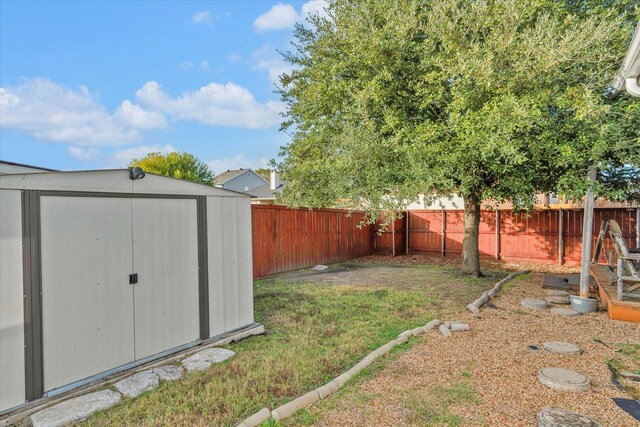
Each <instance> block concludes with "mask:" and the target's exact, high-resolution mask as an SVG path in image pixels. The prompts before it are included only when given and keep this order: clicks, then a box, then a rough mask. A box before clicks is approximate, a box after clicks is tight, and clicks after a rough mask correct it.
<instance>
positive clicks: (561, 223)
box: [558, 208, 564, 265]
mask: <svg viewBox="0 0 640 427" xmlns="http://www.w3.org/2000/svg"><path fill="white" fill-rule="evenodd" d="M563 216H564V214H563V213H562V208H560V210H559V211H558V264H559V265H562V264H564V259H563V257H564V219H563Z"/></svg>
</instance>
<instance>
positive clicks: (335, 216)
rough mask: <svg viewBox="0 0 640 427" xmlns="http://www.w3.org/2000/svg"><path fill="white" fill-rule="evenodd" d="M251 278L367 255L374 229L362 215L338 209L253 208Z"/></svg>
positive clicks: (266, 206)
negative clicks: (364, 224)
mask: <svg viewBox="0 0 640 427" xmlns="http://www.w3.org/2000/svg"><path fill="white" fill-rule="evenodd" d="M251 214H252V215H251V218H252V233H253V234H252V235H253V277H254V278H259V277H264V276H268V275H270V274H275V273H281V272H284V271H291V270H298V269H301V268H307V267H312V266H314V265H317V264H328V263H332V262H338V261H346V260H349V259H353V258H357V257H361V256H365V255H370V254H371V253H372V252H373V243H374V241H373V237H372V235H373V229H372V226H370V225H367V226H363V227H359V224H360V222H361V221H362V219H363V217H364V215H363V214H362V213H361V212H353V213H351V214H349V212H347V211H343V210H337V209H320V210H308V209H288V208H286V207H284V206H273V205H252V206H251Z"/></svg>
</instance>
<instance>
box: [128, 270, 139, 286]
mask: <svg viewBox="0 0 640 427" xmlns="http://www.w3.org/2000/svg"><path fill="white" fill-rule="evenodd" d="M136 283H138V273H133V274H130V275H129V284H130V285H135V284H136Z"/></svg>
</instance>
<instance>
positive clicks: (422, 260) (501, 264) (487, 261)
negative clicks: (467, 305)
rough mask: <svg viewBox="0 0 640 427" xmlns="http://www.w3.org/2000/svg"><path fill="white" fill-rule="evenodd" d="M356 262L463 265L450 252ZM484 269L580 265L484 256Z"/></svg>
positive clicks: (570, 269) (572, 269)
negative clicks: (497, 259) (508, 259)
mask: <svg viewBox="0 0 640 427" xmlns="http://www.w3.org/2000/svg"><path fill="white" fill-rule="evenodd" d="M352 262H354V263H384V264H396V265H421V264H440V265H450V266H452V267H459V266H461V265H462V258H461V256H460V255H456V254H448V255H445V256H444V257H443V256H441V255H438V254H428V253H419V254H404V255H398V256H391V255H370V256H365V257H361V258H356V259H355V260H353V261H352ZM480 265H481V267H482V270H483V271H485V270H504V271H523V270H531V271H534V272H536V273H550V274H560V275H562V274H569V273H579V272H580V267H579V266H566V265H557V264H554V263H551V262H530V261H503V260H499V261H496V260H495V259H494V258H487V257H483V258H481V259H480Z"/></svg>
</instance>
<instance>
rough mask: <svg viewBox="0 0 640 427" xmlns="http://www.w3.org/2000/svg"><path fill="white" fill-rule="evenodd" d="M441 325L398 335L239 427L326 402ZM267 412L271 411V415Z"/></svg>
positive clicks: (251, 426)
mask: <svg viewBox="0 0 640 427" xmlns="http://www.w3.org/2000/svg"><path fill="white" fill-rule="evenodd" d="M441 323H442V322H441V321H440V320H438V319H433V320H431V321H430V322H428V323H427V324H426V325H424V326H419V327H417V328H414V329H410V330H407V331H404V332H403V333H401V334H400V335H398V338H396V339H393V340H391V341H389V342H388V343H386V344H384V345H383V346H381V347H379V348H377V349H376V350H374V351H372V352H371V353H369V354H367V355H366V356H365V357H364V358H363V359H362V360H361V361H359V362H358V363H356V364H355V365H354V366H353V367H352V368H351V369H349V370H348V371H346V372H344V373H342V374H341V375H338V376H337V377H335V378H334V379H332V380H331V381H329V382H328V383H326V384H325V385H323V386H320V387H318V388H317V389H315V390H311V391H310V392H308V393H306V394H304V395H302V396H300V397H298V398H296V399H294V400H292V401H291V402H288V403H285V404H284V405H280V406H278V407H277V408H275V409H273V410H271V411H269V409H268V408H262V409H261V410H259V411H258V412H256V413H255V414H253V415H251V416H250V417H249V418H247V419H245V420H243V421H241V422H240V423H239V424H237V427H255V426H258V425H260V424H261V423H263V422H265V421H267V420H269V419H274V420H283V419H285V418H289V417H290V416H292V415H293V414H294V413H296V412H297V411H299V410H300V409H305V408H308V407H309V406H311V405H313V404H314V403H316V402H318V401H319V400H324V399H326V398H327V397H329V396H330V395H331V394H333V393H335V392H336V391H338V390H339V389H340V388H341V387H342V386H343V385H345V384H346V383H347V381H349V380H350V379H351V378H353V377H354V376H355V375H357V374H358V373H359V372H360V371H362V370H363V369H365V368H367V367H369V366H370V365H371V364H372V363H373V362H375V361H376V360H377V359H379V358H381V357H383V356H386V355H387V354H389V353H390V352H391V350H392V349H393V348H394V347H395V346H397V345H400V344H404V343H406V342H409V337H416V336H418V335H420V334H424V333H427V332H429V331H430V330H432V329H433V328H435V327H437V326H440V324H441ZM267 411H269V413H268V412H267Z"/></svg>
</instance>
